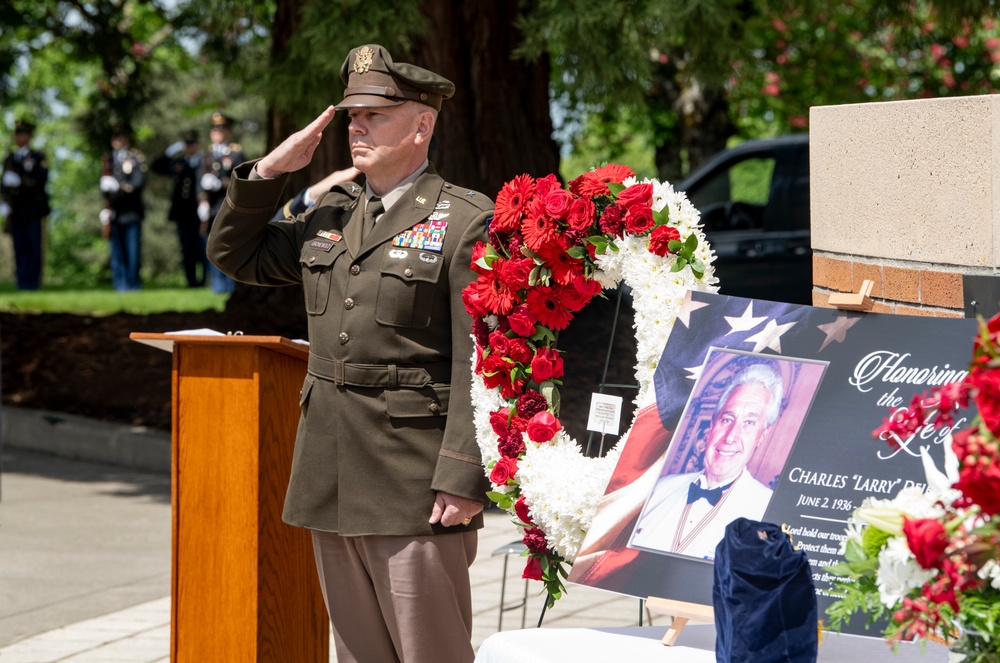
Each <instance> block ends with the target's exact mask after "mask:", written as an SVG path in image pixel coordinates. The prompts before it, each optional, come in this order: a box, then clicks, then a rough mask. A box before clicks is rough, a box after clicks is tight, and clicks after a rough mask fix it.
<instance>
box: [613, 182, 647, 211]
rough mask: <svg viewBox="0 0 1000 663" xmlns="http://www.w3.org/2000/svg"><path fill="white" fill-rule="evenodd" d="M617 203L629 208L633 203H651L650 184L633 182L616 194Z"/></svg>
mask: <svg viewBox="0 0 1000 663" xmlns="http://www.w3.org/2000/svg"><path fill="white" fill-rule="evenodd" d="M618 204H619V205H624V206H625V207H629V208H631V207H632V206H633V205H646V206H647V207H648V206H650V205H652V204H653V185H652V184H633V185H632V186H630V187H629V188H627V189H625V190H624V191H622V192H621V193H619V194H618Z"/></svg>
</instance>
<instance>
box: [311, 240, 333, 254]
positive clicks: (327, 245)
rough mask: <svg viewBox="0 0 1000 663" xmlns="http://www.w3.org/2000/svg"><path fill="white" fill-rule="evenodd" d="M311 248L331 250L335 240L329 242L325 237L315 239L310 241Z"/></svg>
mask: <svg viewBox="0 0 1000 663" xmlns="http://www.w3.org/2000/svg"><path fill="white" fill-rule="evenodd" d="M309 248H310V249H319V250H320V251H329V250H330V249H332V248H333V242H328V241H326V240H325V239H314V240H313V241H311V242H309Z"/></svg>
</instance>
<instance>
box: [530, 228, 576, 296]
mask: <svg viewBox="0 0 1000 663" xmlns="http://www.w3.org/2000/svg"><path fill="white" fill-rule="evenodd" d="M538 255H539V256H540V257H541V258H542V260H544V261H545V266H546V267H548V268H549V269H550V270H552V280H553V281H555V282H556V283H558V284H559V285H569V284H570V283H572V282H573V281H574V280H575V279H576V277H577V276H578V275H582V274H583V261H582V260H580V259H579V258H573V257H570V255H569V254H568V253H566V245H565V244H564V243H563V241H562V240H561V239H560V238H559V237H558V236H557V237H556V238H555V240H553V241H552V242H549V243H547V244H543V245H542V246H541V247H540V248H539V249H538Z"/></svg>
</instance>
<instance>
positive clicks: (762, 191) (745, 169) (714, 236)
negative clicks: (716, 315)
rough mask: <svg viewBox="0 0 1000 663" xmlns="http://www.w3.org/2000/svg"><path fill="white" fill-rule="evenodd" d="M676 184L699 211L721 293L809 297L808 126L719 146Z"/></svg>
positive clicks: (798, 299)
mask: <svg viewBox="0 0 1000 663" xmlns="http://www.w3.org/2000/svg"><path fill="white" fill-rule="evenodd" d="M676 188H677V189H678V190H680V191H684V192H686V193H687V195H688V198H689V199H690V200H691V202H692V203H693V204H694V206H695V207H697V208H698V210H699V211H700V212H701V220H702V223H703V224H704V227H705V236H706V237H707V238H708V241H709V243H710V244H711V246H712V249H713V250H714V251H715V255H716V256H717V258H716V261H715V275H716V276H717V277H718V278H719V286H720V292H721V293H722V294H724V295H737V296H740V297H752V298H755V299H768V300H772V301H781V302H790V303H793V304H811V303H812V249H811V248H810V245H809V136H808V134H795V135H790V136H783V137H781V138H771V139H766V140H751V141H747V142H745V143H742V144H740V145H738V146H736V147H734V148H732V149H728V150H723V151H722V152H720V153H718V154H717V155H715V156H714V157H712V159H711V160H710V161H708V163H706V164H704V165H703V166H702V167H701V168H699V169H698V170H696V171H695V172H693V173H692V174H691V175H690V176H689V177H687V178H686V179H685V180H684V181H682V182H679V183H678V184H677V185H676Z"/></svg>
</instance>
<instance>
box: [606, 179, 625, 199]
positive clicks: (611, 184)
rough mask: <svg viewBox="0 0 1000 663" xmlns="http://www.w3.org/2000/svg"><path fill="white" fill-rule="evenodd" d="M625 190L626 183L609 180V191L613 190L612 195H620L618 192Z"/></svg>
mask: <svg viewBox="0 0 1000 663" xmlns="http://www.w3.org/2000/svg"><path fill="white" fill-rule="evenodd" d="M624 190H625V185H624V184H621V183H619V182H608V191H610V192H611V195H612V196H615V197H616V198H617V197H618V194H619V193H621V192H622V191H624Z"/></svg>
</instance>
